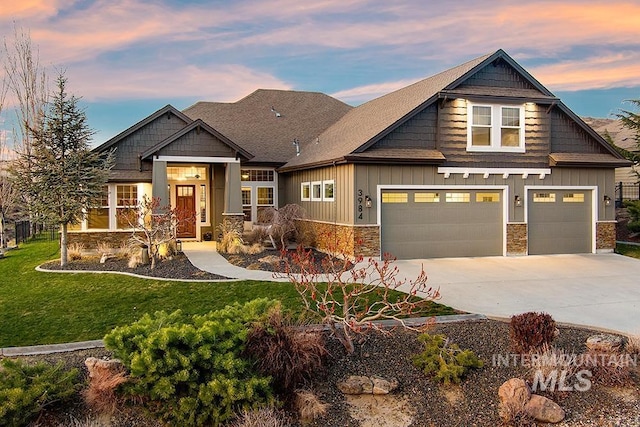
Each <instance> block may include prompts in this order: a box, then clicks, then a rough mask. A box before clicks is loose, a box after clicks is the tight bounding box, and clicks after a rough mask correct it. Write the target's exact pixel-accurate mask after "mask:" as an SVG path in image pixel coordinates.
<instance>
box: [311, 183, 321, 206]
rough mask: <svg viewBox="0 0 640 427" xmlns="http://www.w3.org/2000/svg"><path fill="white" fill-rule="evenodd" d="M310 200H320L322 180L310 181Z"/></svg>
mask: <svg viewBox="0 0 640 427" xmlns="http://www.w3.org/2000/svg"><path fill="white" fill-rule="evenodd" d="M311 200H312V201H314V202H319V201H321V200H322V182H321V181H314V182H312V183H311Z"/></svg>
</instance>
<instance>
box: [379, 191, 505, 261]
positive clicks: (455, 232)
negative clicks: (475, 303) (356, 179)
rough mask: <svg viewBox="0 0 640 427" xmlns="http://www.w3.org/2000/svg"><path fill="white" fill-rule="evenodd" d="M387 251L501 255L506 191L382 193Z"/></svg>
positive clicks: (383, 240)
mask: <svg viewBox="0 0 640 427" xmlns="http://www.w3.org/2000/svg"><path fill="white" fill-rule="evenodd" d="M380 202H381V203H380V224H381V227H380V233H381V246H382V252H383V253H389V254H391V255H393V256H395V257H397V258H398V259H415V258H446V257H469V256H493V255H503V252H504V251H503V248H504V191H503V189H502V188H500V189H495V188H494V189H491V188H489V189H413V188H412V189H387V190H385V189H383V190H382V191H381V194H380Z"/></svg>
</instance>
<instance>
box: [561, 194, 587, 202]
mask: <svg viewBox="0 0 640 427" xmlns="http://www.w3.org/2000/svg"><path fill="white" fill-rule="evenodd" d="M562 201H563V202H565V203H583V202H584V193H564V194H563V195H562Z"/></svg>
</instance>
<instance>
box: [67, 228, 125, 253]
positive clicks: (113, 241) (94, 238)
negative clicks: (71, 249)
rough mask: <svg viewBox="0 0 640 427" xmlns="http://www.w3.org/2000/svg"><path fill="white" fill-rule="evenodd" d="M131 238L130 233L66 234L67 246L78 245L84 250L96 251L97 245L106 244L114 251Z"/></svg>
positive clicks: (85, 232)
mask: <svg viewBox="0 0 640 427" xmlns="http://www.w3.org/2000/svg"><path fill="white" fill-rule="evenodd" d="M130 237H131V232H130V231H82V232H73V231H70V232H69V233H68V234H67V243H68V244H69V245H71V244H74V243H79V244H82V245H83V246H84V248H85V249H96V247H97V245H98V243H108V244H109V246H111V247H112V248H114V249H116V248H119V247H120V246H121V245H122V244H123V243H124V242H126V241H128V240H129V238H130Z"/></svg>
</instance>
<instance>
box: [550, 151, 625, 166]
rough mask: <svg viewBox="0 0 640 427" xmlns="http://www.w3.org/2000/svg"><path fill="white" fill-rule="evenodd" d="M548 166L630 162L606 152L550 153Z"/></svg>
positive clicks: (605, 164)
mask: <svg viewBox="0 0 640 427" xmlns="http://www.w3.org/2000/svg"><path fill="white" fill-rule="evenodd" d="M549 165H550V166H583V167H589V166H593V167H602V166H609V167H626V166H631V162H630V161H629V160H626V159H621V158H618V157H614V156H612V155H611V154H606V153H551V154H549Z"/></svg>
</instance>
